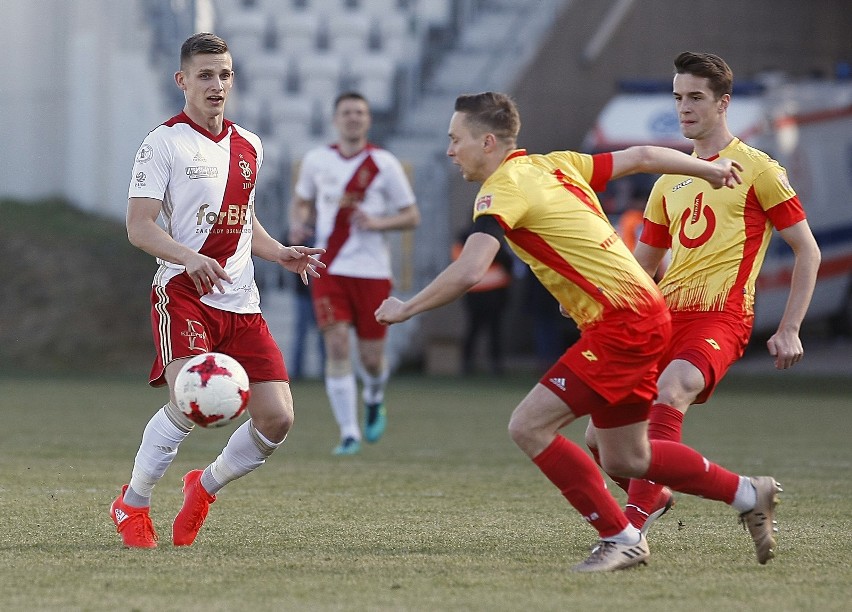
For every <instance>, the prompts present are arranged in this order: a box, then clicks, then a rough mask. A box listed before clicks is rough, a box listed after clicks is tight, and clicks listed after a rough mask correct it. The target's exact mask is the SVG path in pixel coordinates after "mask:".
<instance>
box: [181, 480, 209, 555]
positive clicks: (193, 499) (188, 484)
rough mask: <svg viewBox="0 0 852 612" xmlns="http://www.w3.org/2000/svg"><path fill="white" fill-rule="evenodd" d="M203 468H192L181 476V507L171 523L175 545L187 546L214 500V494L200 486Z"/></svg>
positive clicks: (193, 539) (192, 540)
mask: <svg viewBox="0 0 852 612" xmlns="http://www.w3.org/2000/svg"><path fill="white" fill-rule="evenodd" d="M203 473H204V472H203V470H192V471H191V472H188V473H187V474H186V475H185V476H184V477H183V507H182V508H181V509H180V512H178V514H177V516H176V517H175V522H174V523H173V524H172V540H173V541H174V544H175V546H189V545H190V544H192V543H193V542H194V541H195V537H196V536H197V535H198V532H199V531H200V530H201V526H202V525H203V524H204V519H205V518H207V511H208V510H209V509H210V504H212V503H213V502H214V501H216V496H215V495H210V493H208V492H207V491H206V490H205V489H204V487H202V486H201V474H203Z"/></svg>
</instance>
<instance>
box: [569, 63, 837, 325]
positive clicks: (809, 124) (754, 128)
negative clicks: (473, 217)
mask: <svg viewBox="0 0 852 612" xmlns="http://www.w3.org/2000/svg"><path fill="white" fill-rule="evenodd" d="M728 127H729V128H730V130H731V132H732V133H733V134H734V135H736V136H738V137H739V138H740V139H742V140H743V141H744V142H746V143H748V144H750V145H752V146H754V147H757V148H758V149H761V150H763V151H765V152H766V153H768V154H769V155H771V156H772V157H774V158H775V159H776V160H778V162H779V163H781V165H783V166H784V167H785V168H786V169H787V171H788V174H789V178H790V183H791V184H792V185H793V188H794V189H795V190H796V191H797V193H798V194H799V198H800V200H801V201H802V204H803V206H804V207H805V212H806V213H807V215H808V223H809V224H810V226H811V228H812V230H813V233H814V236H815V237H816V239H817V242H818V243H819V246H820V249H821V251H822V265H821V266H820V271H819V277H818V280H817V287H816V291H815V293H814V297H813V301H812V302H811V306H810V309H809V310H808V315H807V318H806V321H808V322H816V321H821V322H826V323H828V324H829V325H830V327H829V328H828V329H830V330H831V331H832V332H841V331H842V332H845V333H850V332H851V331H852V80H845V81H799V82H779V79H778V78H777V77H776V78H773V79H768V80H766V81H764V82H763V83H761V84H756V83H755V84H746V85H744V86H736V85H735V88H734V94H733V98H732V101H731V105H730V107H729V109H728ZM636 144H658V145H664V146H670V147H675V148H678V149H681V150H683V151H686V152H691V150H692V146H691V143H690V141H689V140H687V139H685V138H684V137H683V136H682V135H681V133H680V127H679V124H678V119H677V114H676V112H675V108H674V99H673V97H672V94H671V83H670V82H669V83H668V84H664V83H630V84H625V86H624V92H623V93H620V94H618V95H616V96H615V97H614V98H613V99H612V100H610V102H609V103H608V104H607V105H606V107H605V108H604V109H603V111H602V112H601V113H600V115H599V116H598V119H597V121H596V123H595V126H594V127H593V129H592V130H591V131H590V132H589V134H588V136H587V138H586V142H585V144H584V148H585V150H587V151H607V150H614V149H620V148H623V147H626V146H630V145H636ZM631 179H632V181H633V184H632V185H630V183H628V185H630V186H628V187H624V186H621V187H620V186H619V185H618V183H619V182H620V181H629V180H631ZM620 181H614V182H613V183H614V185H613V186H612V188H611V189H608V192H609V193H608V194H604V195H603V197H602V198H601V199H602V202H604V204H605V205H608V206H609V211H608V212H611V214H613V215H614V217H617V216H618V214H620V213H623V212H624V211H625V210H626V209H629V208H630V207H631V201H630V200H631V198H632V200H633V201H632V207H633V208H634V210H635V208H636V206H637V204H636V203H637V201H639V200H640V199H641V198H642V197H644V196H646V195H647V193H646V192H647V191H649V190H650V184H649V183H648V182H647V181H645V182H642V183H637V182H636V181H641V179H635V178H632V177H627V179H621V180H620ZM651 184H652V183H651ZM793 262H794V258H793V252H792V250H791V249H790V248H789V247H788V246H787V244H786V243H785V242H784V241H783V240H781V239H780V238H778V237H777V236H776V237H774V238H773V240H772V242H771V243H770V245H769V249H768V250H767V253H766V260H765V262H764V264H763V268H762V270H761V273H760V276H759V278H758V281H757V288H756V297H755V330H756V331H757V332H759V333H765V332H771V331H773V330H774V328H775V326H777V324H778V322H779V321H780V319H781V315H782V313H783V311H784V306H785V303H786V300H787V293H788V289H789V283H790V275H791V273H792V270H793Z"/></svg>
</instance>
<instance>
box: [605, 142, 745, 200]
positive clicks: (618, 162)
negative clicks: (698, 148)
mask: <svg viewBox="0 0 852 612" xmlns="http://www.w3.org/2000/svg"><path fill="white" fill-rule="evenodd" d="M740 171H742V166H740V164H739V163H737V162H735V161H733V160H730V159H725V158H719V159H717V160H715V161H712V162H708V161H705V160H703V159H699V158H697V157H692V156H691V155H687V154H686V153H682V152H681V151H677V150H676V149H669V148H667V147H657V146H653V145H643V146H637V147H630V148H627V149H623V150H621V151H613V153H612V177H611V178H612V179H617V178H619V177H622V176H627V175H629V174H636V173H637V172H646V173H651V174H686V175H688V176H695V177H698V178H702V179H704V180H705V181H707V182H708V183H710V185H712V186H713V188H714V189H719V188H720V187H734V186H735V185H738V184H740V183H742V178H741V177H740V175H739V172H740Z"/></svg>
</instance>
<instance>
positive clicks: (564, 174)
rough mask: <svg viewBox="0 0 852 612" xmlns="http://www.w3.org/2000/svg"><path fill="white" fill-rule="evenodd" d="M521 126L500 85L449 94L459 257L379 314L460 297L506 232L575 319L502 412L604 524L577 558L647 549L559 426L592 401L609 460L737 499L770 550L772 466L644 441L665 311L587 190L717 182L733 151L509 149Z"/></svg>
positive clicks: (619, 469)
mask: <svg viewBox="0 0 852 612" xmlns="http://www.w3.org/2000/svg"><path fill="white" fill-rule="evenodd" d="M519 130H520V117H519V115H518V111H517V109H516V107H515V105H514V102H512V100H511V99H510V98H508V97H507V96H505V95H504V94H499V93H493V92H486V93H481V94H475V95H467V96H460V97H459V98H458V99H457V100H456V105H455V113H454V114H453V116H452V119H451V120H450V129H449V137H450V145H449V148H448V149H447V155H448V156H449V157H450V158H452V159H453V162H454V163H455V164H456V165H458V166H459V167H460V169H461V172H462V175H463V176H464V178H465V179H466V180H468V181H475V182H479V183H482V186H481V188H480V191H479V194H478V195H477V198H476V201H475V204H474V213H473V214H474V229H473V233H472V234H471V235H470V236H469V237H468V239H467V240H466V242H465V245H464V248H463V249H462V252H461V254H460V255H459V257H458V259H456V260H455V261H454V262H452V263H451V264H450V265H449V266H448V267H447V268H446V269H445V270H444V271H443V272H442V273H441V274H439V275H438V276H437V278H435V279H434V280H433V281H432V282H431V283H430V284H429V285H428V286H426V287H425V288H424V289H423V290H421V291H420V292H419V293H418V294H416V295H415V296H414V297H412V298H411V299H409V300H408V301H406V302H402V301H400V300H398V299H396V298H393V297H391V298H388V299H387V300H385V301H384V302H383V303H382V305H381V306H380V307H379V308H378V309H377V310H376V319H377V320H378V321H379V322H382V323H386V324H390V323H397V322H400V321H405V320H406V319H408V318H410V317H412V316H414V315H416V314H418V313H421V312H424V311H426V310H430V309H433V308H437V307H438V306H442V305H444V304H446V303H448V302H450V301H452V300H454V299H456V298H458V297H460V296H461V295H463V294H464V293H465V292H466V291H467V290H468V289H469V288H470V287H472V286H473V285H475V284H476V283H477V282H478V281H479V280H480V279H481V278H482V276H483V275H484V274H485V272H486V271H487V270H488V267H489V266H490V265H491V262H492V261H493V260H494V257H495V256H496V254H497V251H498V250H499V248H500V243H501V240H502V239H503V238H505V240H506V241H507V242H508V244H509V246H510V247H511V248H512V250H513V251H514V252H515V253H516V254H517V255H518V257H519V258H520V259H521V260H523V261H524V262H525V263H526V264H527V265H529V266H530V269H531V270H532V271H533V273H534V274H535V275H536V277H538V279H539V280H540V281H541V283H542V285H544V286H545V287H546V288H547V289H548V291H549V292H550V293H551V294H552V295H553V296H554V297H555V298H556V300H557V301H558V303H559V305H560V306H561V307H562V308H563V309H564V310H565V311H566V312H567V313H568V314H569V315H570V316H571V317H572V318H573V319H574V320H575V321H576V322H577V324H578V326H579V327H580V330H581V337H580V340H579V341H578V342H577V343H576V344H574V345H573V346H571V347H569V348H568V350H567V351H566V352H565V354H564V355H562V357H560V359H559V360H558V361H557V362H556V363H555V364H554V365H553V367H551V369H550V370H549V371H548V372H547V373H546V374H545V375H544V376H543V377H542V378H541V380H540V381H539V382H538V384H537V385H535V387H534V388H533V389H532V390H531V391H530V392H529V394H528V395H527V396H526V398H524V399H523V400H522V401H521V403H520V404H519V405H518V406H517V407H516V408H515V411H514V412H513V414H512V417H511V420H510V423H509V433H510V435H511V437H512V439H513V440H514V442H515V443H516V444H517V445H518V446H519V447H520V448H521V450H522V451H523V452H524V453H526V454H527V456H529V457H530V458H531V459H532V461H533V462H534V463H535V464H536V466H537V467H538V468H539V469H540V470H541V471H542V473H544V474H545V475H546V476H547V477H548V478H549V479H550V481H551V482H552V483H553V484H554V485H555V486H556V487H557V488H558V489H559V490H560V492H561V493H562V495H563V496H564V497H565V498H566V500H567V501H568V502H569V503H570V504H571V505H572V506H573V507H574V508H575V509H576V510H577V511H578V512H580V514H581V515H582V516H583V518H585V519H586V520H587V521H588V522H589V523H590V524H591V525H592V527H593V528H594V529H596V530H597V532H598V534H599V536H600V542H599V543H598V545H597V546H595V548H594V549H593V551H592V553H591V555H590V556H589V557H588V559H586V560H585V561H584V562H582V563H580V564H578V565H576V566H575V567H574V569H575V571H581V572H596V571H611V570H616V569H622V568H627V567H632V566H635V565H639V564H642V563H644V562H645V561H646V559H647V558H648V557H649V554H650V553H649V551H648V546H647V541H646V540H645V536H644V534H642V533H640V532H639V530H638V529H637V528H636V527H634V526H633V525H631V524H630V522H629V520H628V519H627V517H626V516H625V514H624V512H623V511H622V510H621V508H620V507H619V505H618V502H616V500H615V499H614V498H613V497H612V495H611V494H610V493H609V491H608V490H607V488H606V484H605V482H604V479H603V477H602V475H601V473H600V471H599V470H598V468H597V466H596V465H595V462H594V461H593V460H592V459H591V458H590V457H589V456H588V454H586V453H585V452H584V451H583V450H582V449H581V448H580V447H579V446H578V445H577V444H574V443H573V442H571V441H569V440H568V439H567V438H565V437H564V436H562V435H560V434H559V430H560V429H562V428H563V427H565V426H567V425H568V424H569V423H571V422H572V421H574V420H575V419H576V418H577V417H580V416H583V415H587V414H589V415H591V419H592V421H593V422H594V423H595V425H596V427H597V428H598V439H599V442H600V449H601V454H600V457H601V459H602V460H603V465H604V468H605V469H606V470H607V471H608V472H611V473H615V474H617V475H619V476H622V477H632V476H636V477H641V478H650V479H652V480H654V481H656V482H662V483H666V484H669V485H670V486H672V488H674V489H676V490H679V491H683V492H686V493H691V494H695V495H701V496H703V497H706V498H708V499H715V500H720V501H724V502H726V503H728V504H731V505H733V506H734V507H735V508H736V509H737V510H739V512H740V513H741V516H742V517H743V520H745V521H746V522H747V524H748V525H749V531H750V532H751V535H752V538H753V540H754V542H755V546H756V548H757V553H758V560H759V561H760V562H761V563H765V562H766V561H767V560H768V559H769V558H770V557H771V556H772V549H773V547H774V546H775V541H774V539H773V538H772V528H771V522H772V517H773V511H774V507H775V503H776V493H777V491H778V490H779V488H778V486H777V483H776V482H775V481H774V480H773V479H772V478H771V477H769V476H763V477H759V478H748V477H745V476H738V475H737V474H734V473H733V472H730V471H728V470H726V469H724V468H722V467H721V466H719V465H717V464H715V463H712V462H710V461H708V460H707V459H705V458H704V457H702V456H701V454H700V453H698V452H697V451H695V450H693V449H691V448H689V447H687V446H685V445H683V444H680V443H676V442H669V441H662V440H654V441H651V442H650V443H649V441H648V438H647V435H646V427H647V422H646V419H647V415H648V410H649V408H650V406H651V402H652V401H653V398H654V397H655V396H656V378H657V362H658V361H659V360H660V358H662V355H663V352H664V351H665V350H666V348H667V347H668V342H669V338H670V333H671V325H670V316H669V313H668V309H667V308H666V306H665V303H664V301H663V297H662V295H661V293H660V291H659V289H658V288H657V286H656V285H655V284H654V282H653V281H652V280H651V278H650V277H649V276H648V275H647V274H646V273H645V272H644V271H643V270H642V268H641V267H640V266H639V264H638V263H637V262H636V260H635V259H634V258H633V256H632V255H631V254H630V251H629V250H628V249H627V247H626V246H625V245H624V243H623V242H622V241H621V239H620V238H619V237H618V235H617V234H616V232H615V230H614V229H613V227H612V226H611V225H610V223H609V221H607V218H606V216H605V215H604V213H603V209H602V208H601V205H600V202H599V201H598V199H597V197H596V195H595V191H598V190H602V188H603V186H604V185H605V183H606V182H607V181H608V180H610V179H614V178H618V177H620V176H625V175H627V174H633V173H635V172H667V171H668V172H680V173H688V174H690V175H693V176H700V177H702V179H705V180H707V181H709V183H710V184H711V185H712V186H714V187H722V186H726V185H727V186H732V185H734V184H735V183H736V181H737V180H738V178H739V177H738V176H737V173H736V171H735V168H736V164H734V163H733V162H731V161H730V160H725V159H720V160H717V161H716V162H714V163H710V162H706V161H702V160H698V159H695V158H692V157H689V156H687V155H685V154H683V153H680V152H678V151H674V150H672V149H664V148H660V147H633V148H630V149H626V150H624V151H616V152H613V153H603V154H599V155H595V156H591V155H584V154H580V153H575V152H572V151H560V152H554V153H550V154H547V155H530V154H528V153H527V152H526V151H525V150H524V149H518V148H517V145H516V142H517V135H518V132H519ZM702 182H703V181H702ZM554 307H556V305H554Z"/></svg>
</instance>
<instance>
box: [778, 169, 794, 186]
mask: <svg viewBox="0 0 852 612" xmlns="http://www.w3.org/2000/svg"><path fill="white" fill-rule="evenodd" d="M778 181H779V182H780V183H781V185H783V186H784V189H786V190H787V191H793V187H791V186H790V179H788V178H787V173H786V172H784V171H783V170H782V171H781V172H779V173H778Z"/></svg>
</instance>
